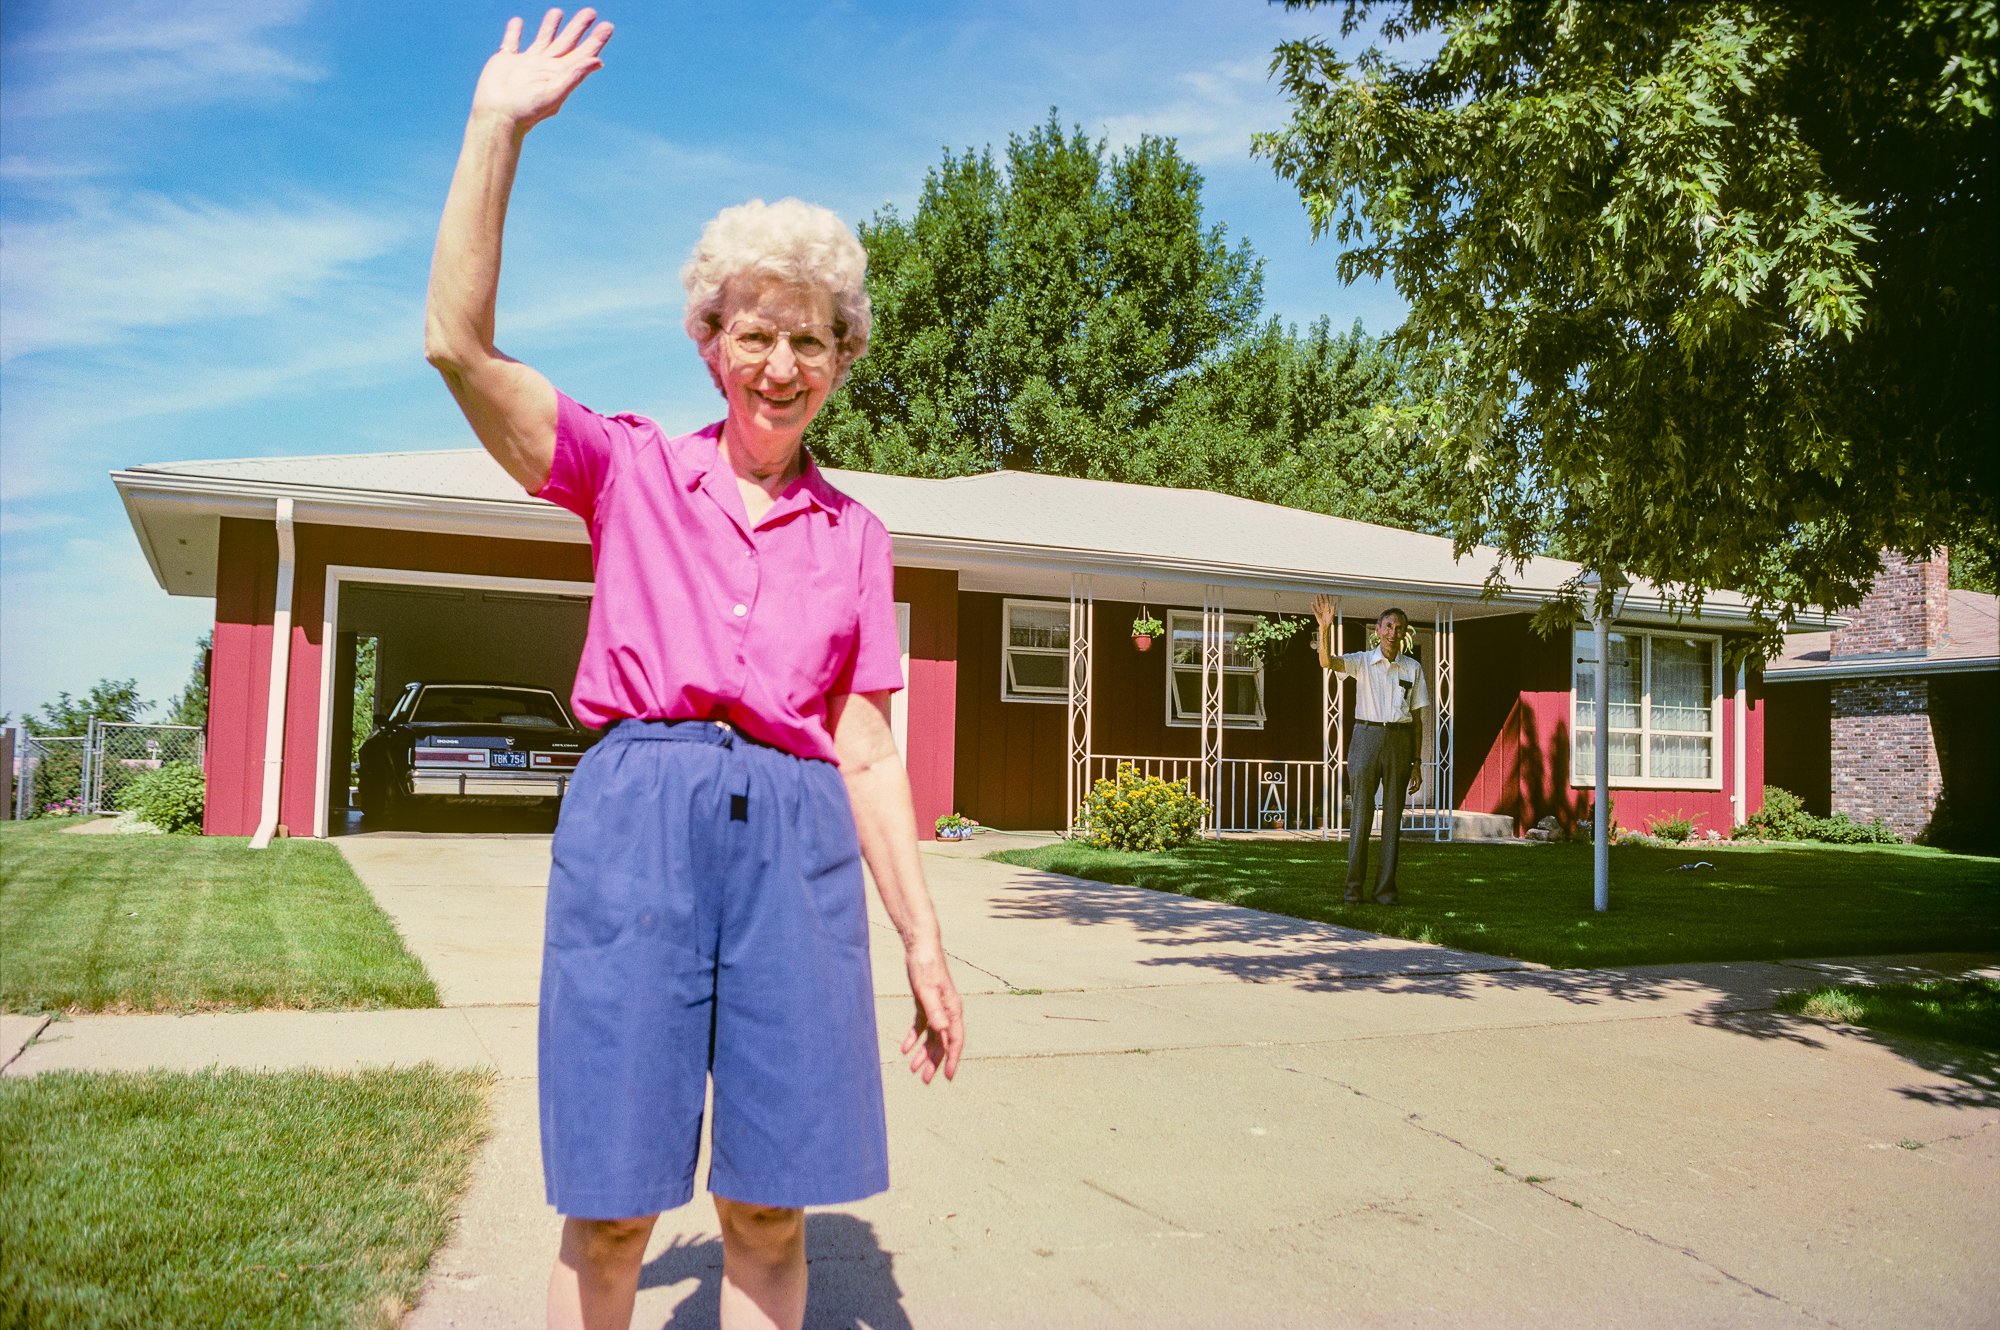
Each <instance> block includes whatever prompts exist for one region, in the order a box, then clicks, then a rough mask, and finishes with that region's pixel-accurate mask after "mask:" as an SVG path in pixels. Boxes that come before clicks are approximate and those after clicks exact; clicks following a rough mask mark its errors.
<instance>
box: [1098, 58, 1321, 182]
mask: <svg viewBox="0 0 2000 1330" xmlns="http://www.w3.org/2000/svg"><path fill="white" fill-rule="evenodd" d="M1269 71H1270V58H1269V57H1268V56H1259V57H1257V58H1254V59H1246V60H1232V61H1227V62H1225V63H1223V64H1220V65H1214V66H1211V67H1209V68H1207V69H1197V70H1192V71H1190V72H1188V73H1185V74H1182V75H1180V76H1179V78H1178V79H1176V80H1175V82H1176V84H1177V92H1176V95H1175V96H1173V97H1171V98H1169V99H1168V100H1166V101H1164V102H1161V103H1159V104H1158V105H1155V106H1153V107H1150V108H1148V109H1146V110H1142V111H1135V112H1130V113H1127V114H1123V115H1114V116H1107V117H1105V119H1104V120H1103V122H1102V129H1103V133H1104V135H1105V137H1106V138H1108V139H1110V141H1111V143H1112V145H1113V146H1114V147H1124V146H1127V145H1130V144H1134V143H1137V142H1138V141H1139V137H1140V135H1142V134H1159V135H1167V136H1170V137H1172V138H1174V139H1176V140H1178V141H1179V144H1180V150H1181V155H1182V156H1183V157H1186V158H1187V159H1189V160H1190V161H1193V162H1197V163H1199V164H1200V165H1202V166H1207V167H1217V166H1240V165H1243V164H1245V163H1247V162H1249V160H1250V136H1251V135H1252V134H1253V133H1256V132H1257V131H1258V130H1263V129H1276V128H1278V127H1279V126H1280V125H1282V124H1283V123H1284V121H1285V118H1286V105H1285V101H1284V98H1283V97H1282V95H1281V94H1280V93H1279V92H1278V90H1277V86H1276V85H1275V84H1273V83H1272V82H1271V80H1270V77H1269Z"/></svg>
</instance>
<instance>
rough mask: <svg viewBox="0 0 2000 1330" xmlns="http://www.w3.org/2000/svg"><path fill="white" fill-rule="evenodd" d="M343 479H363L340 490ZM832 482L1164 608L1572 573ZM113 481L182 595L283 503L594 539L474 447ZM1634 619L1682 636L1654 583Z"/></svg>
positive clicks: (263, 462) (961, 488)
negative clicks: (1147, 588) (1214, 589)
mask: <svg viewBox="0 0 2000 1330" xmlns="http://www.w3.org/2000/svg"><path fill="white" fill-rule="evenodd" d="M348 476H358V477H365V478H366V481H365V482H364V483H362V484H353V485H349V484H345V483H342V482H344V481H345V479H346V478H347V477H348ZM827 478H828V479H829V480H830V481H831V482H832V483H833V484H834V485H835V486H837V487H838V488H840V489H842V490H844V491H846V492H847V493H849V494H850V495H852V496H853V497H854V498H856V499H857V500H859V501H860V502H862V503H863V504H865V505H867V506H868V507H869V508H870V509H871V510H872V511H873V512H875V513H876V515H877V516H879V517H880V518H881V519H882V521H883V523H884V524H885V525H886V526H887V527H888V528H889V531H890V534H891V536H892V537H893V539H894V544H895V552H896V559H897V562H898V563H902V564H905V565H910V566H929V567H942V568H958V569H961V570H967V571H970V570H972V569H978V570H980V572H981V574H982V576H984V577H989V578H990V577H993V576H999V577H1002V578H1003V579H1004V578H1006V577H1008V576H1010V575H1012V574H1015V573H1018V574H1023V575H1031V576H1033V577H1034V578H1036V579H1041V578H1046V577H1049V576H1053V575H1058V574H1062V575H1067V574H1070V573H1083V574H1086V575H1091V576H1094V577H1098V578H1101V579H1103V581H1104V586H1103V587H1102V588H1101V589H1100V590H1099V594H1100V595H1118V594H1122V592H1123V591H1124V590H1127V589H1128V588H1124V587H1123V586H1122V585H1121V584H1122V583H1124V582H1131V583H1132V584H1133V586H1132V587H1131V588H1129V589H1130V590H1133V591H1134V592H1136V590H1137V588H1138V584H1139V582H1140V580H1142V579H1147V580H1151V581H1157V582H1159V583H1161V584H1162V585H1161V586H1160V588H1159V590H1158V592H1157V593H1153V598H1154V599H1158V600H1165V599H1169V598H1170V595H1169V589H1168V588H1169V586H1170V585H1176V584H1177V585H1182V586H1185V585H1187V584H1220V585H1222V586H1223V587H1224V588H1225V589H1226V590H1236V591H1238V592H1239V594H1240V593H1243V592H1253V591H1254V592H1257V593H1261V594H1262V595H1264V596H1269V597H1272V606H1276V605H1277V604H1278V601H1277V597H1278V596H1279V595H1290V596H1293V597H1297V596H1301V595H1308V594H1311V593H1313V592H1318V591H1331V592H1336V593H1340V594H1344V595H1349V596H1353V597H1355V598H1356V599H1358V600H1361V601H1363V602H1364V603H1366V602H1369V601H1372V600H1376V599H1380V600H1382V601H1383V602H1384V603H1386V602H1388V601H1392V600H1398V599H1408V600H1411V601H1416V602H1423V601H1447V602H1451V603H1453V604H1454V605H1457V606H1459V607H1460V609H1459V613H1460V614H1461V615H1477V614H1480V613H1486V614H1504V613H1517V612H1520V611H1522V610H1525V609H1532V608H1534V607H1536V606H1539V605H1541V604H1542V603H1544V601H1545V600H1546V599H1547V598H1548V597H1549V596H1550V595H1551V594H1553V592H1554V591H1555V589H1556V588H1557V587H1558V586H1559V585H1560V584H1561V583H1562V582H1564V581H1565V580H1567V579H1569V578H1570V577H1572V576H1574V575H1575V574H1576V573H1577V572H1578V570H1579V565H1577V564H1574V563H1570V562H1567V561H1564V560H1558V559H1536V560H1531V561H1529V562H1528V563H1527V564H1526V565H1525V566H1524V567H1520V568H1517V569H1513V570H1512V571H1513V575H1512V576H1511V577H1510V578H1509V579H1508V581H1509V586H1508V588H1507V589H1506V590H1505V591H1503V592H1501V593H1499V594H1498V595H1497V596H1495V597H1493V598H1491V599H1488V598H1486V597H1485V596H1484V595H1483V594H1482V593H1483V591H1484V584H1485V578H1486V575H1487V573H1488V572H1489V571H1490V570H1491V569H1492V568H1493V567H1495V566H1496V565H1497V564H1498V563H1499V562H1500V556H1499V554H1498V552H1496V551H1494V550H1490V549H1484V548H1481V549H1478V550H1474V551H1472V552H1471V553H1469V554H1467V555H1465V556H1464V557H1456V558H1455V557H1454V556H1453V555H1452V553H1451V542H1450V541H1449V540H1447V539H1446V538H1444V537H1441V536H1430V535H1424V534H1422V533H1419V532H1411V531H1402V530H1398V529H1396V528H1392V527H1384V526H1377V525H1374V524H1371V523H1366V522H1356V521H1352V520H1350V519H1346V518H1338V517H1330V516H1327V515H1324V514H1319V513H1310V512H1305V511H1303V510H1300V509H1294V508H1285V507H1282V506H1280V505H1277V504H1267V503H1259V502H1256V501H1254V500H1249V499H1242V498H1238V497H1236V496H1234V495H1224V494H1215V493H1211V492H1208V491H1202V490H1180V489H1167V488H1161V487H1154V486H1145V485H1130V484H1123V483H1118V482H1112V481H1093V480H1079V479H1075V478H1072V477H1067V476H1044V475H1038V474H1035V473H1030V472H1008V471H1002V472H989V473H986V474H983V475H977V476H962V477H957V478H953V479H949V480H935V479H926V478H922V477H914V476H885V475H878V474H875V473H871V472H855V471H838V470H833V469H831V468H829V469H828V471H827ZM111 480H112V483H113V485H115V486H116V487H117V489H118V491H119V495H120V497H121V499H122V500H123V501H124V504H125V509H126V513H127V515H128V516H129V517H130V519H131V521H132V525H133V530H134V532H135V534H136V535H137V536H138V539H139V543H140V545H141V547H142V549H143V550H144V552H145V554H146V559H147V562H148V563H149V564H150V565H151V567H152V569H153V574H154V577H155V578H156V579H158V581H159V583H160V585H161V586H162V587H164V588H166V589H167V590H168V591H169V592H172V593H174V594H179V595H213V594H214V591H215V587H214V579H215V574H214V561H215V549H216V544H217V540H218V536H217V532H218V531H219V526H220V519H221V518H223V517H241V518H249V519H253V520H256V519H263V520H269V518H270V514H271V512H272V509H273V506H274V503H275V500H277V499H279V498H289V499H291V500H292V501H293V505H294V508H295V511H296V514H297V518H296V520H297V521H298V522H300V523H302V524H312V525H328V526H358V527H379V528H390V529H396V530H411V531H430V532H439V533H445V534H459V535H467V536H479V537H488V538H494V537H498V538H503V539H516V540H539V541H557V542H562V543H567V544H583V543H586V542H587V541H588V534H587V533H586V531H585V529H584V526H583V524H582V523H581V522H580V521H578V520H577V519H576V518H575V517H574V516H572V515H571V514H570V513H568V512H565V511H564V510H562V509H560V508H557V507H555V506H554V505H553V504H550V503H548V502H546V501H544V500H541V499H537V498H533V497H531V496H529V495H527V494H524V493H522V492H521V491H520V490H519V489H518V488H516V487H515V486H514V484H513V482H512V481H510V480H508V479H507V477H506V476H505V475H504V474H503V473H502V472H501V471H500V470H499V468H498V467H496V466H494V465H493V464H492V462H491V461H490V460H489V459H488V458H487V457H486V455H485V454H484V453H483V452H481V451H479V450H477V449H464V450H455V451H437V452H414V453H379V454H357V455H350V456H319V457H300V458H247V459H238V460H234V461H207V462H180V463H168V464H150V465H145V466H137V467H132V468H128V469H126V470H122V471H115V472H113V473H112V475H111ZM1293 603H1294V605H1296V600H1294V602H1293ZM1480 607H1485V608H1483V609H1482V608H1480ZM1241 608H1243V609H1244V610H1246V611H1250V612H1254V611H1256V610H1258V609H1261V608H1270V607H1267V606H1262V605H1259V604H1255V603H1245V604H1242V605H1241ZM1623 618H1624V620H1629V621H1634V622H1666V623H1671V622H1674V620H1673V618H1672V616H1671V615H1669V614H1667V613H1666V612H1665V610H1664V608H1663V602H1662V598H1661V597H1660V596H1659V594H1658V593H1657V591H1655V590H1653V589H1652V588H1651V587H1648V586H1646V585H1645V584H1641V585H1640V586H1639V587H1637V588H1635V590H1634V592H1633V594H1632V595H1631V596H1630V597H1629V598H1628V600H1627V604H1626V613H1625V615H1624V616H1623ZM1748 619H1749V606H1748V604H1747V602H1745V601H1744V599H1743V598H1742V597H1741V596H1738V595H1736V594H1735V593H1732V592H1722V593H1717V594H1715V595H1712V596H1710V597H1709V598H1708V599H1707V600H1706V602H1705V603H1704V605H1703V607H1702V611H1701V612H1700V614H1699V615H1691V616H1689V621H1690V622H1694V621H1698V622H1700V623H1702V624H1703V625H1705V626H1708V627H1722V626H1728V625H1732V624H1743V623H1746V622H1747V621H1748Z"/></svg>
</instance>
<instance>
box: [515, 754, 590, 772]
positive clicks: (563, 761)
mask: <svg viewBox="0 0 2000 1330" xmlns="http://www.w3.org/2000/svg"><path fill="white" fill-rule="evenodd" d="M582 756H583V754H581V753H534V754H531V755H530V756H529V758H528V761H529V762H530V763H532V764H533V765H535V766H538V767H564V768H567V767H573V766H575V765H576V764H577V759H579V758H581V757H582Z"/></svg>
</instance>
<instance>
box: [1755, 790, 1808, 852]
mask: <svg viewBox="0 0 2000 1330" xmlns="http://www.w3.org/2000/svg"><path fill="white" fill-rule="evenodd" d="M1818 821H1819V819H1818V818H1816V817H1814V816H1813V815H1812V814H1811V813H1808V812H1807V811H1806V804H1805V800H1803V799H1801V798H1799V796H1798V795H1796V794H1793V793H1792V792H1791V791H1790V790H1781V789H1779V788H1778V787H1777V786H1775V785H1766V786H1765V787H1764V806H1763V807H1762V808H1759V809H1758V810H1757V811H1756V812H1754V813H1752V814H1751V815H1750V816H1749V817H1748V818H1746V819H1744V822H1743V829H1742V830H1741V831H1739V832H1737V833H1736V834H1737V835H1739V836H1748V837H1753V838H1755V839H1757V840H1811V839H1812V838H1813V835H1812V833H1813V824H1814V823H1816V822H1818Z"/></svg>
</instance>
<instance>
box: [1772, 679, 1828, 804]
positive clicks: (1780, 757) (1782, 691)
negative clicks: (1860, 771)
mask: <svg viewBox="0 0 2000 1330" xmlns="http://www.w3.org/2000/svg"><path fill="white" fill-rule="evenodd" d="M1766 689H1767V694H1768V699H1769V700H1768V702H1767V704H1766V705H1767V707H1768V715H1767V717H1766V719H1765V722H1764V724H1765V731H1764V779H1765V781H1766V782H1767V783H1768V784H1771V785H1775V786H1777V787H1778V788H1779V789H1781V790H1790V791H1791V792H1792V793H1793V794H1796V795H1798V796H1799V798H1800V799H1801V800H1803V801H1804V802H1805V806H1806V808H1807V810H1808V811H1810V812H1812V813H1815V814H1817V815H1818V816H1820V817H1826V816H1827V815H1829V814H1830V813H1831V812H1832V811H1833V706H1832V700H1831V696H1830V688H1829V685H1828V684H1827V682H1826V681H1825V680H1824V679H1808V680H1806V681H1805V682H1803V683H1781V684H1778V685H1776V686H1771V685H1769V683H1768V682H1767V684H1766Z"/></svg>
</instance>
